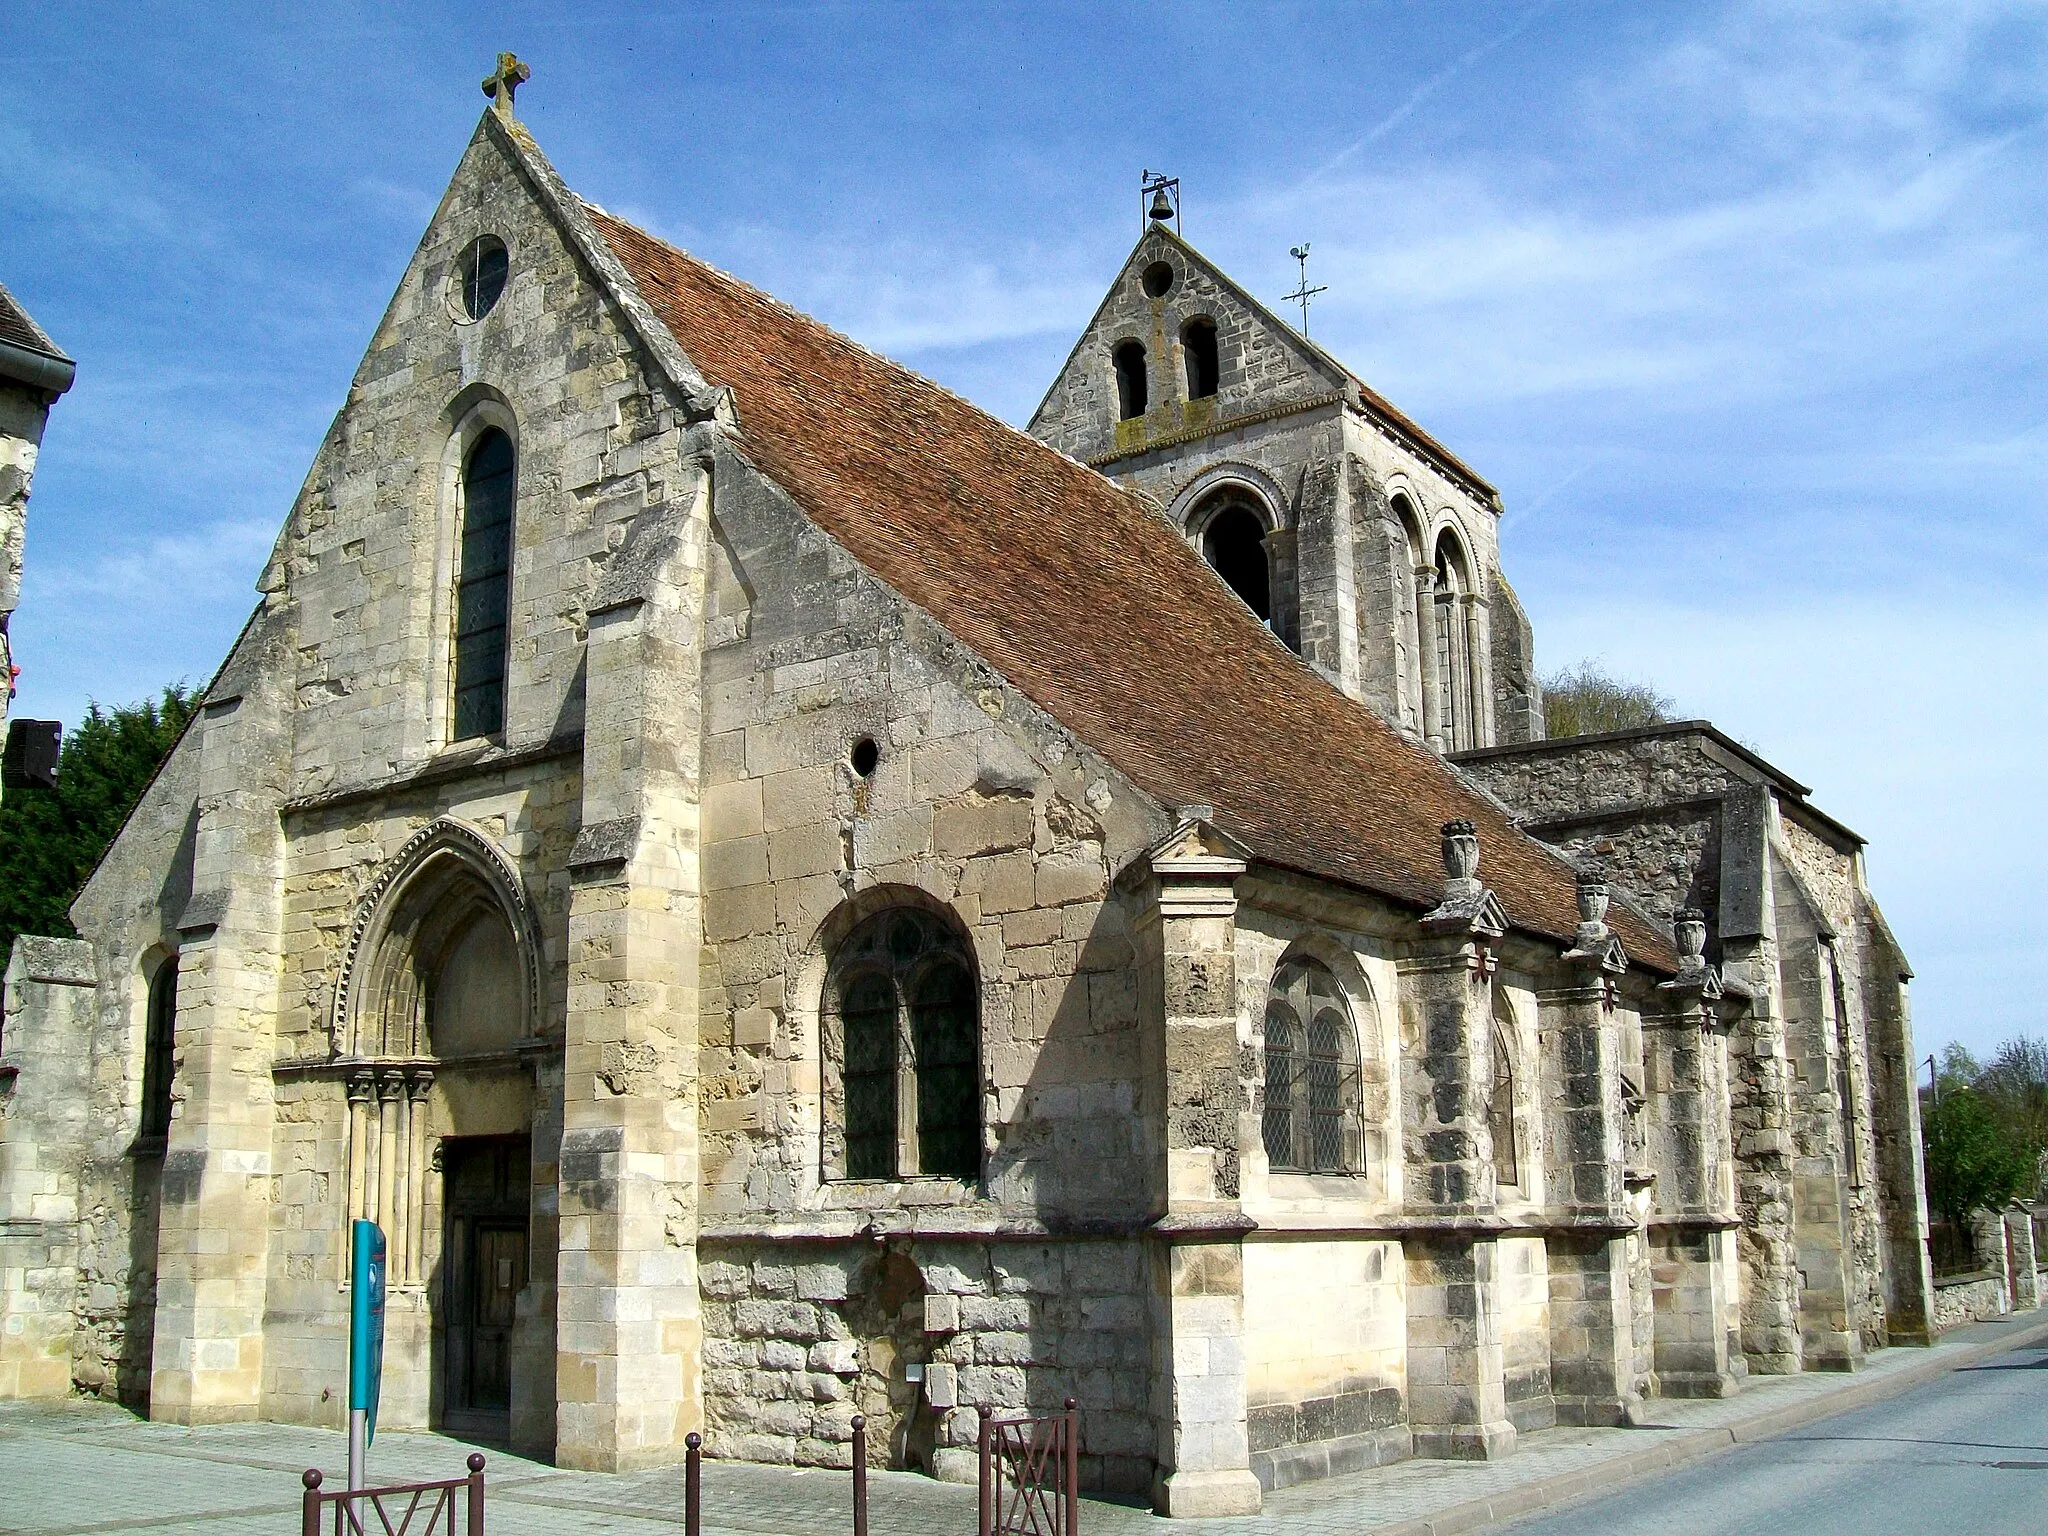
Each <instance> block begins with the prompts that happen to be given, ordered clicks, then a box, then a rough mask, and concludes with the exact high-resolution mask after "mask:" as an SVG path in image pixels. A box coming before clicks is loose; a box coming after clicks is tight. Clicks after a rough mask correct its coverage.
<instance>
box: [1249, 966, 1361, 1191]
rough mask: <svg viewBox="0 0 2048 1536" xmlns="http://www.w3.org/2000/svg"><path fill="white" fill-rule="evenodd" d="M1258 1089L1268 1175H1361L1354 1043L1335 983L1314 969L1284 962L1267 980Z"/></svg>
mask: <svg viewBox="0 0 2048 1536" xmlns="http://www.w3.org/2000/svg"><path fill="white" fill-rule="evenodd" d="M1303 1019H1307V1020H1308V1025H1307V1027H1306V1028H1304V1027H1303V1025H1302V1023H1301V1021H1302V1020H1303ZM1265 1082H1266V1094H1265V1109H1264V1112H1263V1114H1262V1116H1261V1130H1262V1132H1263V1134H1264V1139H1265V1145H1266V1160H1267V1162H1268V1163H1269V1164H1270V1165H1271V1166H1272V1167H1273V1168H1276V1169H1283V1170H1295V1171H1300V1172H1309V1173H1363V1172H1364V1171H1365V1157H1364V1138H1363V1135H1362V1127H1361V1124H1360V1119H1361V1116H1360V1107H1359V1105H1360V1078H1359V1061H1358V1045H1357V1037H1356V1035H1355V1034H1354V1033H1353V1031H1352V1028H1351V1020H1350V1015H1349V1013H1348V1011H1347V1010H1346V1008H1345V1005H1344V996H1343V993H1342V992H1341V991H1340V990H1339V989H1338V986H1337V978H1336V977H1335V976H1333V975H1331V974H1330V971H1329V968H1328V967H1327V966H1324V965H1323V964H1321V963H1320V962H1318V961H1315V960H1307V959H1302V960H1292V961H1289V962H1288V963H1287V964H1286V965H1283V966H1282V967H1281V968H1280V969H1279V971H1278V972H1276V973H1275V975H1274V977H1273V990H1272V996H1271V998H1270V999H1269V1000H1268V1002H1267V1004H1266V1072H1265Z"/></svg>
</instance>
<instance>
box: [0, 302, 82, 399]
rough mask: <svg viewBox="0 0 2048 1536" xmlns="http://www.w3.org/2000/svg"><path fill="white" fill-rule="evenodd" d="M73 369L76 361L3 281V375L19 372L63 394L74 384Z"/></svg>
mask: <svg viewBox="0 0 2048 1536" xmlns="http://www.w3.org/2000/svg"><path fill="white" fill-rule="evenodd" d="M10 354H12V355H11V356H10ZM24 354H25V355H24ZM10 365H12V366H10ZM74 371H75V365H74V364H73V363H72V361H71V359H70V358H68V357H66V356H65V355H64V354H63V352H62V351H60V350H59V349H58V346H57V344H56V343H55V342H54V341H52V340H50V337H49V333H48V332H46V331H45V330H44V329H43V328H42V327H41V326H40V325H37V324H36V323H35V321H34V320H33V319H32V318H30V316H29V312H28V311H27V310H25V309H23V308H22V307H21V304H20V303H19V302H18V301H17V300H16V299H15V297H14V295H13V294H11V293H9V292H8V291H7V288H6V286H5V285H4V284H0V375H6V376H7V377H10V378H12V377H17V376H18V377H21V378H22V379H24V380H25V381H26V382H28V383H31V384H34V385H37V386H38V387H40V388H44V389H49V390H52V391H54V392H56V393H58V394H61V393H63V392H64V391H65V390H67V389H69V388H70V387H71V379H72V375H73V373H74Z"/></svg>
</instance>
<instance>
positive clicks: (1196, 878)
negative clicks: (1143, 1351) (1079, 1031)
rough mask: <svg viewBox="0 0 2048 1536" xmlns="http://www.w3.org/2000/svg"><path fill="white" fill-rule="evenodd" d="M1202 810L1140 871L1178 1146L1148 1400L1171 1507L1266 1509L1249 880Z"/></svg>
mask: <svg viewBox="0 0 2048 1536" xmlns="http://www.w3.org/2000/svg"><path fill="white" fill-rule="evenodd" d="M1210 814H1211V813H1210V812H1209V810H1208V808H1207V807H1205V806H1190V807H1187V808H1185V809H1184V810H1183V811H1182V813H1181V820H1180V824H1179V825H1178V826H1176V827H1175V829H1174V830H1173V831H1172V832H1171V833H1169V834H1168V835H1167V837H1165V838H1164V839H1162V840H1161V841H1160V842H1159V843H1156V844H1154V845H1153V847H1152V848H1151V849H1150V850H1149V851H1148V853H1147V855H1146V857H1145V859H1144V860H1143V861H1142V863H1141V865H1140V866H1139V869H1138V870H1137V871H1136V873H1137V874H1138V875H1139V877H1140V878H1142V879H1143V880H1144V881H1145V896H1146V898H1147V900H1146V901H1145V904H1144V906H1143V908H1142V910H1141V915H1140V916H1139V919H1138V922H1137V925H1136V927H1137V943H1138V950H1139V954H1140V957H1141V969H1142V971H1143V972H1144V973H1145V975H1144V989H1145V996H1146V1002H1147V1003H1148V1004H1149V1005H1150V1007H1151V1009H1152V1010H1156V1011H1155V1013H1154V1016H1155V1017H1156V1018H1157V1019H1158V1025H1157V1034H1156V1036H1155V1037H1154V1038H1153V1039H1151V1040H1148V1041H1147V1054H1148V1062H1147V1078H1148V1081H1149V1088H1148V1091H1149V1092H1150V1093H1152V1094H1156V1095H1158V1103H1159V1106H1160V1109H1161V1111H1162V1114H1161V1119H1162V1120H1163V1122H1164V1125H1165V1132H1166V1141H1165V1145H1164V1146H1163V1147H1162V1148H1160V1149H1159V1150H1160V1153H1161V1155H1162V1163H1163V1166H1161V1167H1160V1168H1159V1169H1158V1170H1157V1171H1156V1173H1155V1174H1154V1179H1155V1181H1156V1182H1155V1191H1156V1196H1155V1198H1156V1199H1157V1201H1158V1203H1159V1204H1160V1205H1161V1206H1162V1207H1163V1209H1162V1212H1161V1215H1160V1216H1159V1218H1158V1220H1157V1221H1156V1222H1155V1223H1154V1226H1153V1232H1154V1243H1153V1247H1152V1312H1153V1318H1152V1339H1153V1343H1152V1409H1153V1418H1154V1422H1155V1424H1156V1427H1157V1436H1158V1440H1157V1452H1156V1456H1157V1465H1158V1469H1159V1480H1158V1483H1157V1485H1156V1486H1155V1488H1154V1490H1153V1500H1154V1503H1155V1505H1156V1507H1157V1508H1158V1510H1159V1512H1160V1513H1161V1514H1164V1515H1171V1516H1175V1517H1182V1518H1185V1517H1194V1516H1207V1515H1244V1514H1256V1513H1257V1512H1258V1510H1259V1507H1260V1500H1261V1494H1260V1489H1259V1483H1258V1479H1257V1478H1256V1477H1255V1476H1254V1475H1253V1474H1252V1470H1251V1442H1250V1436H1249V1432H1248V1429H1247V1424H1246V1414H1245V1400H1246V1390H1245V1388H1246V1374H1245V1353H1244V1256H1243V1251H1242V1247H1241V1239H1242V1237H1243V1234H1244V1232H1245V1230H1246V1229H1247V1228H1248V1226H1249V1223H1248V1222H1247V1221H1246V1220H1245V1217H1244V1215H1243V1212H1242V1210H1241V1208H1240V1205H1239V1188H1240V1181H1239V1173H1240V1166H1241V1156H1242V1148H1243V1146H1244V1141H1245V1137H1246V1135H1247V1127H1248V1126H1249V1125H1250V1123H1251V1118H1252V1116H1251V1094H1250V1089H1249V1085H1248V1082H1247V1080H1246V1068H1245V1064H1244V1061H1243V1059H1242V1058H1243V1049H1242V1045H1243V1042H1242V1039H1241V1036H1240V1033H1239V1028H1238V1006H1237V897H1236V892H1235V887H1236V882H1237V878H1238V877H1239V876H1240V875H1242V874H1243V873H1244V870H1245V859H1244V851H1243V850H1242V849H1241V848H1239V847H1238V846H1237V845H1236V844H1235V843H1233V842H1232V841H1231V840H1230V839H1229V838H1228V837H1226V836H1224V835H1223V834H1222V833H1220V832H1218V831H1217V830H1216V828H1215V827H1214V826H1213V825H1211V824H1210V822H1209V819H1208V818H1209V816H1210Z"/></svg>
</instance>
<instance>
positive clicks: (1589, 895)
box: [1575, 875, 1607, 928]
mask: <svg viewBox="0 0 2048 1536" xmlns="http://www.w3.org/2000/svg"><path fill="white" fill-rule="evenodd" d="M1575 894H1576V895H1577V896H1578V898H1579V921H1580V922H1582V923H1588V924H1592V925H1594V926H1596V927H1602V928H1604V927H1606V926H1607V882H1606V881H1605V880H1601V879H1599V878H1597V877H1595V876H1593V875H1580V876H1579V881H1578V887H1577V890H1576V892H1575Z"/></svg>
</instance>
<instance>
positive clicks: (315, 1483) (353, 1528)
mask: <svg viewBox="0 0 2048 1536" xmlns="http://www.w3.org/2000/svg"><path fill="white" fill-rule="evenodd" d="M300 1481H302V1482H303V1483H304V1484H305V1485H306V1492H305V1497H304V1498H303V1500H302V1501H301V1504H300V1508H299V1536H322V1532H321V1527H322V1526H323V1525H325V1524H326V1523H327V1522H326V1518H325V1515H324V1513H323V1507H324V1508H331V1509H332V1510H333V1511H334V1522H333V1531H332V1533H331V1536H436V1532H437V1531H438V1532H439V1536H457V1533H456V1529H455V1510H456V1506H457V1504H458V1503H460V1504H461V1505H462V1507H463V1508H464V1510H465V1511H466V1513H467V1519H466V1520H465V1522H464V1530H463V1536H484V1458H483V1455H482V1454H481V1453H480V1452H472V1453H471V1454H470V1458H469V1476H467V1477H451V1478H446V1479H443V1480H442V1481H440V1482H434V1483H395V1484H392V1485H391V1486H389V1487H385V1488H333V1489H328V1488H322V1487H321V1486H320V1482H321V1476H320V1471H319V1469H318V1468H317V1467H309V1468H307V1469H306V1474H305V1476H304V1477H303V1478H302V1479H300ZM458 1490H459V1491H461V1492H462V1493H463V1494H464V1495H465V1497H464V1498H462V1499H461V1500H457V1498H456V1497H455V1495H456V1493H457V1491H458ZM387 1500H388V1501H389V1502H388V1503H387V1502H386V1501H387ZM401 1504H402V1505H403V1510H402V1512H400V1513H398V1514H397V1523H396V1524H395V1525H394V1524H393V1523H392V1520H393V1513H394V1511H397V1510H399V1507H400V1505H401ZM422 1505H424V1506H425V1518H424V1519H420V1516H421V1508H422ZM366 1509H367V1510H368V1511H369V1513H370V1514H371V1515H374V1516H375V1518H376V1523H375V1524H374V1525H373V1524H371V1523H370V1521H369V1520H368V1519H366V1518H365V1514H364V1511H365V1510H366ZM415 1519H420V1523H419V1524H418V1525H414V1524H413V1521H414V1520H415Z"/></svg>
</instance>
